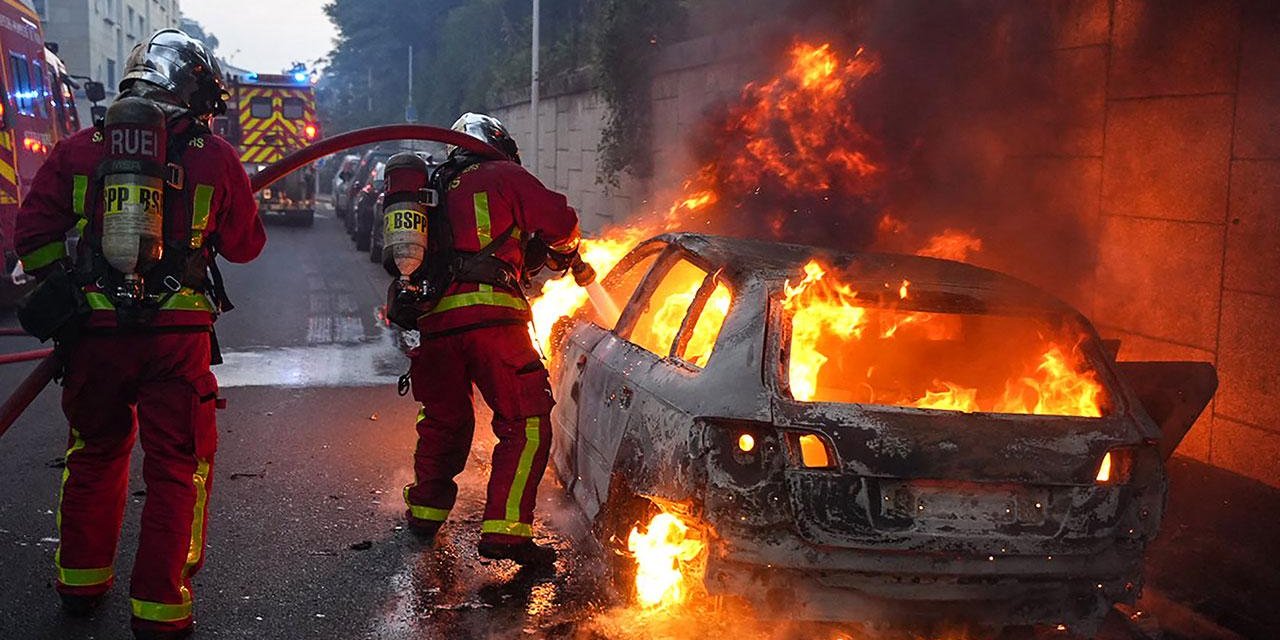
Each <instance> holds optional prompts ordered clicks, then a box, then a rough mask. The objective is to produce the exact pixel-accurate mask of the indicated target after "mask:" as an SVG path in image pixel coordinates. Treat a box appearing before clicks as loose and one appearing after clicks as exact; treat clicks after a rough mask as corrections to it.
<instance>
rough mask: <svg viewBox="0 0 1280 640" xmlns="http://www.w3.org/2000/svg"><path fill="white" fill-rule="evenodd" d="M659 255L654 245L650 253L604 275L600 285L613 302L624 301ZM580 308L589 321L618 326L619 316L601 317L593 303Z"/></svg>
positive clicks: (660, 253)
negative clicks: (587, 315) (586, 314)
mask: <svg viewBox="0 0 1280 640" xmlns="http://www.w3.org/2000/svg"><path fill="white" fill-rule="evenodd" d="M660 255H662V251H661V250H660V249H659V248H657V247H655V249H654V250H653V252H652V253H651V254H649V255H647V256H645V257H643V258H641V259H639V260H637V261H635V262H634V263H632V264H631V265H629V266H628V265H620V266H619V267H617V268H615V269H614V270H613V271H612V272H610V273H609V275H608V276H606V277H605V280H604V282H603V283H601V286H603V287H604V290H605V292H606V293H608V294H609V297H610V298H613V300H614V302H617V303H626V302H627V301H629V300H631V298H632V297H633V296H634V295H635V292H636V289H639V288H640V283H641V282H643V281H644V277H645V276H646V275H648V274H649V270H650V269H652V268H653V264H654V263H655V262H657V261H658V256H660ZM581 308H582V309H584V310H586V311H585V313H588V314H590V315H589V318H590V320H591V322H594V323H596V324H597V325H599V326H601V327H603V328H605V329H609V330H611V331H612V330H614V329H617V328H618V323H619V322H620V321H621V318H602V317H600V313H599V311H597V310H596V307H595V305H591V304H586V305H582V307H581ZM623 315H624V316H625V315H626V313H625V312H624V313H623Z"/></svg>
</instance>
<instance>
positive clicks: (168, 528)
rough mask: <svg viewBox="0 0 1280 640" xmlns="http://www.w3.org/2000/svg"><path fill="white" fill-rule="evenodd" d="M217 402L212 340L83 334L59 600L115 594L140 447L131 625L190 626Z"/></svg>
mask: <svg viewBox="0 0 1280 640" xmlns="http://www.w3.org/2000/svg"><path fill="white" fill-rule="evenodd" d="M217 393H218V386H217V380H216V379H215V378H214V376H213V373H211V372H210V371H209V334H208V333H200V332H192V333H159V334H145V335H117V336H90V337H86V338H84V339H83V340H82V341H81V342H80V343H79V344H78V345H76V346H75V348H74V351H73V352H72V354H71V358H70V362H69V367H68V373H67V378H66V383H65V390H64V392H63V397H62V408H63V412H64V413H65V414H66V416H67V420H68V421H69V422H70V425H71V437H70V439H69V441H70V443H69V447H68V449H67V457H66V463H67V466H66V470H65V471H63V474H62V492H61V503H60V505H59V508H58V528H59V534H60V537H61V543H60V544H59V546H58V552H57V555H56V556H55V558H56V563H57V568H58V580H57V589H58V591H60V592H62V593H65V594H74V595H87V596H92V595H98V594H102V593H104V592H106V591H107V589H109V588H110V587H111V584H112V582H113V580H114V573H113V570H112V565H113V564H114V560H115V554H116V545H117V543H118V541H119V538H120V525H121V522H122V520H123V519H124V507H125V499H126V495H127V493H128V486H129V455H130V452H131V451H132V450H133V444H134V440H135V438H140V439H141V440H142V450H143V452H144V454H145V456H144V458H143V466H142V476H143V479H144V480H145V481H146V486H147V498H146V503H145V504H144V506H143V509H142V533H141V538H140V540H139V541H138V552H137V556H136V559H135V561H134V565H133V578H132V580H131V583H130V595H131V605H132V610H133V625H134V627H135V628H145V629H154V630H173V629H181V628H183V627H186V626H188V625H190V624H191V609H192V589H191V578H192V576H194V575H195V574H196V572H197V571H199V570H200V566H201V565H202V564H203V563H204V540H205V523H206V520H207V518H206V517H205V516H206V514H207V511H208V505H209V490H210V473H211V471H212V467H213V454H214V450H215V449H216V448H217V429H216V427H215V424H214V411H215V409H216V404H217V402H216V400H217Z"/></svg>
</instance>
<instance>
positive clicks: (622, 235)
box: [530, 227, 652, 353]
mask: <svg viewBox="0 0 1280 640" xmlns="http://www.w3.org/2000/svg"><path fill="white" fill-rule="evenodd" d="M651 234H652V230H651V229H649V228H646V227H630V228H626V229H617V230H614V231H613V232H611V233H609V234H607V235H606V236H605V237H603V238H598V239H584V240H583V241H582V246H581V248H580V249H579V251H581V252H582V259H583V260H585V261H586V262H587V264H590V265H591V266H592V267H594V268H595V270H596V273H597V275H598V277H599V279H601V280H603V279H604V277H605V276H606V275H608V274H609V272H610V271H612V270H613V268H614V267H615V266H617V264H618V262H619V261H620V260H622V258H623V257H625V256H626V255H627V253H628V252H630V251H631V250H632V249H633V248H635V246H636V245H638V244H640V242H641V241H643V240H645V239H646V238H648V237H649V236H650V235H651ZM614 302H615V303H616V304H618V305H619V307H621V306H622V305H624V304H626V302H627V301H626V300H615V301H614ZM586 303H587V292H586V290H585V289H583V288H582V287H579V286H578V285H577V283H575V282H574V281H573V278H572V277H571V276H569V275H565V276H562V277H559V278H556V279H554V280H549V281H547V282H546V283H544V284H543V286H542V292H541V293H540V294H538V296H537V297H536V298H534V299H533V300H532V301H531V303H530V308H531V310H532V313H533V327H534V332H535V334H536V335H537V337H538V341H539V344H541V345H542V349H543V352H544V353H548V352H550V350H551V328H552V327H553V326H554V325H555V323H556V322H557V321H558V320H560V319H561V318H565V317H568V316H572V315H573V314H575V313H577V312H578V310H579V309H581V308H582V307H583V305H585V304H586ZM613 320H617V319H616V318H613Z"/></svg>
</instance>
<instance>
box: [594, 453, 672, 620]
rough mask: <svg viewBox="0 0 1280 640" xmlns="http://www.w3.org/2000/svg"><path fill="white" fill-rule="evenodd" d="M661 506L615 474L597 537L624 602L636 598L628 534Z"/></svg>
mask: <svg viewBox="0 0 1280 640" xmlns="http://www.w3.org/2000/svg"><path fill="white" fill-rule="evenodd" d="M658 511H659V509H658V507H657V506H655V505H654V504H653V502H651V501H649V500H648V499H647V498H644V497H641V496H638V495H636V494H635V493H634V492H633V491H632V490H631V487H630V486H629V485H628V484H627V481H626V479H625V478H624V477H622V476H621V475H619V474H616V473H615V474H614V476H613V478H612V480H611V481H610V482H609V497H608V498H606V499H605V503H604V504H603V505H601V507H600V513H599V514H598V515H597V516H596V523H595V534H596V540H598V541H599V542H600V546H602V547H603V548H604V559H605V564H606V566H607V567H608V571H609V581H610V582H611V583H612V585H613V592H614V593H616V594H618V596H619V597H620V598H622V600H623V602H631V601H632V600H634V599H635V588H636V566H635V561H634V560H632V558H631V555H630V554H629V553H628V551H627V538H628V537H629V536H630V535H631V530H632V529H634V528H635V527H636V526H637V525H639V524H642V523H645V522H648V521H649V519H650V518H652V517H653V515H654V514H656V513H658Z"/></svg>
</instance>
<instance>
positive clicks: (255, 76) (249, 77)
mask: <svg viewBox="0 0 1280 640" xmlns="http://www.w3.org/2000/svg"><path fill="white" fill-rule="evenodd" d="M244 79H245V80H248V81H249V82H257V81H258V74H257V73H256V72H255V73H246V74H245V76H244Z"/></svg>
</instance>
